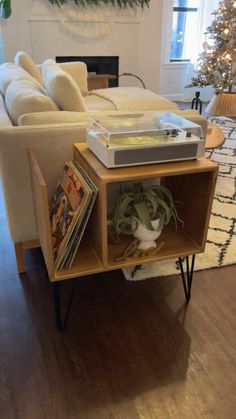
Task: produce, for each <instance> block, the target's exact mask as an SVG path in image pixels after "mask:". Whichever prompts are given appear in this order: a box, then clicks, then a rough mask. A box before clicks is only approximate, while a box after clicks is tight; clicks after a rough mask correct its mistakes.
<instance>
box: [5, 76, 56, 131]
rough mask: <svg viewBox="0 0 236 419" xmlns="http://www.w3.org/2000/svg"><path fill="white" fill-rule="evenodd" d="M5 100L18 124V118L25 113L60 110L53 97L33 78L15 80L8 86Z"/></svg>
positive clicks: (8, 109) (14, 121)
mask: <svg viewBox="0 0 236 419" xmlns="http://www.w3.org/2000/svg"><path fill="white" fill-rule="evenodd" d="M5 102H6V108H7V111H8V114H9V115H10V118H11V120H12V123H13V124H14V125H17V123H18V118H19V117H20V116H21V115H23V114H25V113H29V112H45V111H58V107H57V106H56V105H55V103H54V102H53V101H52V99H51V98H50V97H48V96H47V95H46V94H45V91H44V89H43V88H42V87H41V86H40V85H39V83H38V82H36V81H34V80H33V79H32V80H16V81H13V82H12V83H11V84H10V85H9V86H8V88H7V91H6V95H5Z"/></svg>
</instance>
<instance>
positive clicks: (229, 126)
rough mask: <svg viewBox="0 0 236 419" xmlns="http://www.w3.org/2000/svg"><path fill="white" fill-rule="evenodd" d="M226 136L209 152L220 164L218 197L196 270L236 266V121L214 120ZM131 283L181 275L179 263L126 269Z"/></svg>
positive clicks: (207, 154)
mask: <svg viewBox="0 0 236 419" xmlns="http://www.w3.org/2000/svg"><path fill="white" fill-rule="evenodd" d="M211 120H212V121H213V122H216V123H217V124H218V125H219V126H220V128H221V129H222V131H223V132H224V135H225V141H224V143H223V145H222V146H221V147H219V148H216V149H211V150H207V151H206V157H208V158H209V159H211V160H212V161H214V162H216V163H218V164H219V174H218V178H217V184H216V190H215V197H214V201H213V206H212V213H211V218H210V225H209V230H208V236H207V243H206V249H205V252H204V253H200V254H198V255H196V259H195V266H194V270H197V271H198V270H202V269H209V268H216V267H221V266H226V265H232V264H235V263H236V121H233V120H231V119H229V118H225V117H217V118H212V119H211ZM123 273H124V275H125V278H126V279H127V280H132V281H138V280H143V279H147V278H153V277H157V276H168V275H176V274H178V273H180V269H179V264H178V260H176V259H169V260H165V261H160V262H152V263H148V264H143V265H141V266H139V269H136V270H134V267H129V268H127V269H123Z"/></svg>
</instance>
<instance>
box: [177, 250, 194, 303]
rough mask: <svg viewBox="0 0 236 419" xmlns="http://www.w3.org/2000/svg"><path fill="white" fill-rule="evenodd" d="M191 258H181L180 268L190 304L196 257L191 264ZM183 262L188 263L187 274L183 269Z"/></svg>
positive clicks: (185, 292)
mask: <svg viewBox="0 0 236 419" xmlns="http://www.w3.org/2000/svg"><path fill="white" fill-rule="evenodd" d="M189 258H190V257H189V256H186V257H185V258H179V266H180V270H181V276H182V281H183V287H184V294H185V298H186V303H188V302H189V301H190V298H191V288H192V280H193V269H194V262H195V255H193V256H192V260H191V262H190V261H189ZM183 260H185V262H186V271H185V272H184V268H183ZM189 262H190V263H189ZM190 265H191V266H190Z"/></svg>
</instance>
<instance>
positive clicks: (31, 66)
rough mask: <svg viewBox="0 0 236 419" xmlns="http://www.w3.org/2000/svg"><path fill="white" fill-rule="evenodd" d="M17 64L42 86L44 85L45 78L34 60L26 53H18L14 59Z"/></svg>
mask: <svg viewBox="0 0 236 419" xmlns="http://www.w3.org/2000/svg"><path fill="white" fill-rule="evenodd" d="M14 62H15V64H18V65H19V66H20V67H21V68H23V69H24V70H25V71H27V72H28V73H29V74H30V75H31V76H32V77H34V78H35V79H36V80H37V81H38V82H39V83H40V84H41V85H43V77H42V74H41V72H40V70H39V68H38V67H37V66H36V64H35V63H34V61H33V60H32V58H31V57H30V56H29V55H28V54H26V53H25V52H24V51H18V52H17V53H16V55H15V59H14Z"/></svg>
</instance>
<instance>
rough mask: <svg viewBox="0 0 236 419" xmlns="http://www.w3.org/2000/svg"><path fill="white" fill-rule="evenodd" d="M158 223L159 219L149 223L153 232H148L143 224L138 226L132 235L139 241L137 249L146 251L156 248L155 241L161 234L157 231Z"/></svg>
mask: <svg viewBox="0 0 236 419" xmlns="http://www.w3.org/2000/svg"><path fill="white" fill-rule="evenodd" d="M159 222H160V220H159V218H158V219H157V220H153V221H151V223H152V226H153V228H154V230H148V229H147V228H146V227H145V226H143V224H139V225H138V228H137V229H136V230H135V232H134V233H133V235H134V237H136V238H137V239H139V244H138V249H140V250H148V249H150V248H151V247H154V248H155V247H157V244H156V242H155V240H156V239H158V237H159V236H160V234H161V230H160V231H159V230H158V231H157V228H158V226H159Z"/></svg>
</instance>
